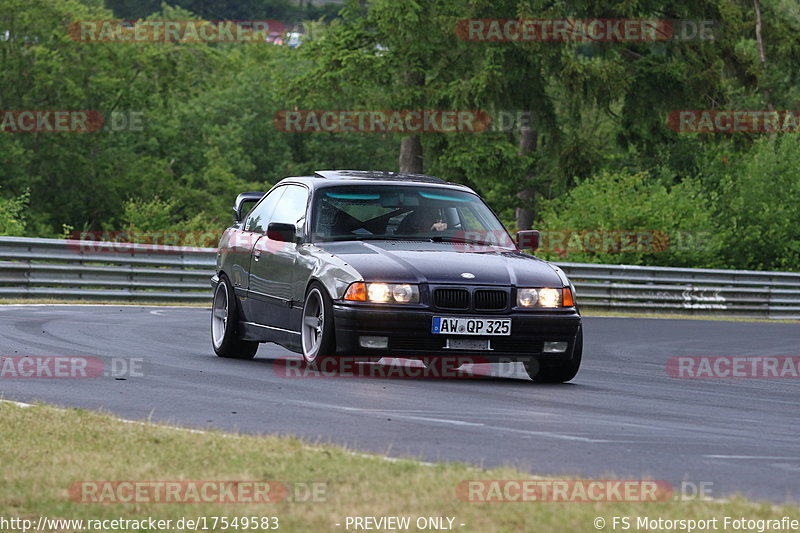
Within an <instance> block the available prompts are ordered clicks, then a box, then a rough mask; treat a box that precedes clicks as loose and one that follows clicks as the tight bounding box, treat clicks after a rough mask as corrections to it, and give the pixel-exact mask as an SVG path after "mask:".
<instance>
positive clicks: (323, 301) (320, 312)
mask: <svg viewBox="0 0 800 533" xmlns="http://www.w3.org/2000/svg"><path fill="white" fill-rule="evenodd" d="M300 340H301V344H302V347H303V359H304V360H305V362H306V364H308V365H310V366H317V365H319V364H321V363H322V360H323V359H324V358H326V357H328V356H329V355H331V354H332V353H333V351H334V343H333V305H332V304H331V301H330V298H328V296H327V294H326V292H325V288H324V287H322V285H320V284H319V283H316V282H315V283H312V284H311V286H310V287H309V288H308V292H307V293H306V301H305V304H304V305H303V322H302V324H301V325H300Z"/></svg>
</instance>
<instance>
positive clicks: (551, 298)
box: [539, 289, 561, 307]
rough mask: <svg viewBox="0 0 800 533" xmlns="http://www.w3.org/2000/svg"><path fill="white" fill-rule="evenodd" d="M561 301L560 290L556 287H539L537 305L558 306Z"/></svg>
mask: <svg viewBox="0 0 800 533" xmlns="http://www.w3.org/2000/svg"><path fill="white" fill-rule="evenodd" d="M560 303H561V291H560V290H558V289H540V290H539V305H541V306H542V307H558V304H560Z"/></svg>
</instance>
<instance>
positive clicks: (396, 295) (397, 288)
mask: <svg viewBox="0 0 800 533" xmlns="http://www.w3.org/2000/svg"><path fill="white" fill-rule="evenodd" d="M344 299H345V300H348V301H351V302H373V303H397V304H416V303H419V287H418V286H417V285H411V284H409V283H365V282H363V281H357V282H355V283H351V284H350V286H349V287H348V288H347V292H345V293H344Z"/></svg>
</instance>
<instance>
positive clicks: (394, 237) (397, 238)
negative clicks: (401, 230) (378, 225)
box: [347, 235, 431, 241]
mask: <svg viewBox="0 0 800 533" xmlns="http://www.w3.org/2000/svg"><path fill="white" fill-rule="evenodd" d="M347 240H349V241H429V240H431V238H430V237H424V236H421V235H420V236H415V235H411V236H408V237H401V236H399V235H353V236H352V237H351V236H349V235H348V237H347Z"/></svg>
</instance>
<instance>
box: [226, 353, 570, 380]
mask: <svg viewBox="0 0 800 533" xmlns="http://www.w3.org/2000/svg"><path fill="white" fill-rule="evenodd" d="M241 363H242V364H252V365H259V366H267V367H270V368H271V369H272V371H273V372H274V375H275V376H277V377H280V378H287V379H291V378H295V379H298V378H299V379H377V380H385V381H410V382H417V381H433V382H451V383H452V382H465V383H469V382H472V383H475V382H480V383H492V384H495V385H502V386H525V387H530V386H536V387H576V386H577V387H580V388H584V387H585V385H580V384H577V383H535V382H533V381H532V380H531V379H530V378H529V377H528V376H526V375H525V370H524V369H523V368H522V367H521V365H522V364H521V363H499V364H466V365H464V366H461V367H459V368H457V369H456V368H447V367H445V368H436V367H432V368H429V367H426V366H424V365H423V364H422V363H421V362H420V361H416V360H411V359H400V358H384V359H381V360H380V361H379V362H362V361H344V362H342V361H337V360H335V359H332V360H331V361H325V362H323V363H322V364H320V365H319V366H317V367H310V366H308V365H306V364H305V363H304V361H303V359H302V358H301V357H299V356H278V357H275V356H267V357H263V356H262V357H256V358H255V359H253V360H249V361H241Z"/></svg>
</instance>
